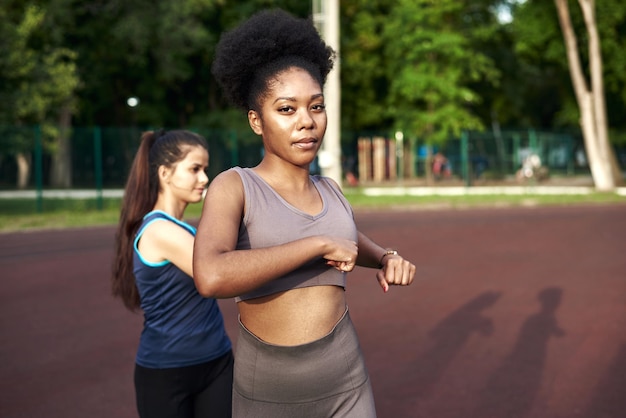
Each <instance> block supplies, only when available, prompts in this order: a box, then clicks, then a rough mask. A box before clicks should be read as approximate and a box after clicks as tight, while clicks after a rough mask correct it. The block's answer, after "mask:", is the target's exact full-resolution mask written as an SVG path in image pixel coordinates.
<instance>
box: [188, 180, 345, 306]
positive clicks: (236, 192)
mask: <svg viewBox="0 0 626 418" xmlns="http://www.w3.org/2000/svg"><path fill="white" fill-rule="evenodd" d="M243 212H244V192H243V185H242V183H241V178H240V177H239V175H238V174H237V173H236V172H234V171H227V172H224V173H222V174H220V175H219V176H217V177H216V178H215V179H214V180H213V182H212V183H211V185H210V187H209V189H208V191H207V196H206V198H205V202H204V207H203V209H202V218H201V219H200V223H199V225H198V231H197V234H196V240H195V245H194V251H193V271H194V276H193V277H194V281H195V283H196V287H197V289H198V291H199V292H200V294H202V295H203V296H207V297H217V298H228V297H233V296H237V295H241V294H243V293H246V292H249V291H251V290H254V289H256V288H258V287H259V286H261V285H263V284H265V283H267V282H269V281H270V280H273V279H275V278H277V277H280V276H282V275H284V274H286V273H289V272H290V271H293V270H295V269H296V268H298V267H300V266H301V265H303V264H304V263H306V262H307V261H309V260H312V259H314V258H316V257H324V258H326V259H327V260H329V261H330V262H331V263H332V265H334V266H335V267H336V268H339V269H341V270H343V271H350V270H352V269H353V268H354V265H355V263H356V257H357V245H356V243H355V242H351V241H348V240H344V239H339V238H333V237H327V236H314V237H307V238H302V239H299V240H296V241H292V242H289V243H285V244H282V245H278V246H274V247H268V248H257V249H251V250H237V249H236V246H237V237H238V233H239V225H240V222H241V220H242V218H243Z"/></svg>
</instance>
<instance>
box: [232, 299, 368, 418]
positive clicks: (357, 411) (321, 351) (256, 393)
mask: <svg viewBox="0 0 626 418" xmlns="http://www.w3.org/2000/svg"><path fill="white" fill-rule="evenodd" d="M233 417H235V418H237V417H239V418H244V417H245V418H249V417H255V418H264V417H268V418H269V417H271V418H287V417H289V418H292V417H293V418H296V417H297V418H306V417H311V418H320V417H323V418H326V417H355V418H375V417H376V410H375V406H374V396H373V394H372V388H371V385H370V380H369V376H368V373H367V369H366V367H365V363H364V360H363V355H362V353H361V349H360V347H359V341H358V338H357V335H356V331H355V329H354V326H353V325H352V321H351V320H350V316H349V314H348V310H347V309H346V312H345V313H344V315H343V316H342V318H341V319H340V320H339V322H337V324H336V325H335V327H334V328H333V330H332V331H331V332H330V333H329V334H327V335H326V336H324V337H322V338H320V339H319V340H316V341H313V342H311V343H307V344H303V345H298V346H277V345H272V344H268V343H266V342H264V341H262V340H260V339H259V338H257V337H256V336H255V335H254V334H252V333H251V332H250V331H248V330H247V329H246V328H245V327H244V326H243V324H241V322H240V323H239V338H238V340H237V349H236V353H235V371H234V384H233Z"/></svg>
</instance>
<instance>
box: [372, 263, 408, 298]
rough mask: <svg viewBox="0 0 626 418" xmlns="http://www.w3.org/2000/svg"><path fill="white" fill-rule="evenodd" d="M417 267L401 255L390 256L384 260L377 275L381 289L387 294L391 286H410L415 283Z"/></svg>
mask: <svg viewBox="0 0 626 418" xmlns="http://www.w3.org/2000/svg"><path fill="white" fill-rule="evenodd" d="M414 276H415V265H414V264H413V263H411V262H410V261H408V260H405V259H404V258H402V256H400V255H388V256H386V257H385V258H384V260H383V267H382V268H381V269H380V270H378V272H377V273H376V279H378V282H379V283H380V287H382V288H383V291H384V292H385V293H386V292H387V291H389V286H408V285H410V284H411V283H412V282H413V277H414Z"/></svg>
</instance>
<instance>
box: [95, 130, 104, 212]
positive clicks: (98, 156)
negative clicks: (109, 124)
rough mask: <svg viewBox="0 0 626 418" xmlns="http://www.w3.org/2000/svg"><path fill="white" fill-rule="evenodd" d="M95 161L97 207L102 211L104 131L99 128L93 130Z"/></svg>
mask: <svg viewBox="0 0 626 418" xmlns="http://www.w3.org/2000/svg"><path fill="white" fill-rule="evenodd" d="M93 160H94V170H95V173H94V174H95V180H96V207H97V208H98V210H102V208H103V204H102V131H101V130H100V127H99V126H94V128H93Z"/></svg>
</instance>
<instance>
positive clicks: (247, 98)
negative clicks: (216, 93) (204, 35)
mask: <svg viewBox="0 0 626 418" xmlns="http://www.w3.org/2000/svg"><path fill="white" fill-rule="evenodd" d="M334 60H335V51H334V50H333V49H332V48H331V47H329V46H328V45H326V43H325V42H324V41H323V40H322V38H321V36H320V34H319V33H318V31H317V29H316V28H315V26H314V25H313V22H312V20H311V19H310V18H309V19H303V18H298V17H295V16H293V15H291V14H289V13H287V12H285V11H284V10H281V9H271V10H264V11H261V12H258V13H256V14H254V15H253V16H252V17H250V18H249V19H248V20H246V21H244V22H243V23H241V24H240V25H239V26H237V27H236V28H234V29H233V30H231V31H228V32H226V33H224V34H223V35H222V37H221V38H220V41H219V42H218V44H217V48H216V52H215V60H214V62H213V66H212V73H213V75H214V76H215V78H216V80H217V81H218V83H219V84H220V86H221V87H222V90H223V92H224V94H225V96H226V98H227V99H228V100H229V101H230V102H231V103H232V104H233V105H235V106H237V107H239V108H241V109H243V110H245V111H248V110H250V109H253V108H254V107H255V106H256V105H258V101H259V99H260V98H261V97H263V94H264V93H265V92H266V90H267V88H268V86H269V82H270V80H271V79H272V78H273V77H275V76H276V75H277V74H279V73H280V72H282V71H284V70H286V69H288V68H290V67H293V66H295V67H299V68H302V69H304V70H306V71H307V72H309V74H311V76H312V77H313V78H315V79H316V80H317V81H318V82H319V83H320V86H322V87H323V86H324V83H325V82H326V77H327V76H328V73H329V72H330V70H331V69H332V67H333V64H334Z"/></svg>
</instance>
